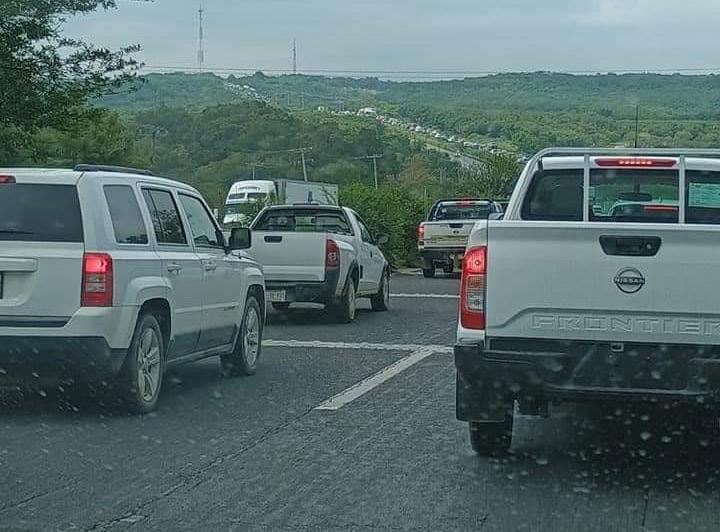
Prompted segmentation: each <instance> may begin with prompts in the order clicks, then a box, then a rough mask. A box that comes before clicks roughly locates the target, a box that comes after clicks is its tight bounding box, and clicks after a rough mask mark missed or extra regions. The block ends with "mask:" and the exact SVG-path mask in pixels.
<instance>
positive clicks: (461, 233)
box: [423, 220, 476, 249]
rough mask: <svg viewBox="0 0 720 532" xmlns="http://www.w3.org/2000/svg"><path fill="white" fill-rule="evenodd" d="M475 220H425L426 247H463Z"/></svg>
mask: <svg viewBox="0 0 720 532" xmlns="http://www.w3.org/2000/svg"><path fill="white" fill-rule="evenodd" d="M475 222H476V221H475V220H471V221H463V220H457V221H453V220H448V221H446V222H425V223H424V224H423V225H424V227H425V248H426V249H427V248H463V247H465V245H466V244H467V240H468V237H469V236H470V232H471V231H472V228H473V227H474V226H475Z"/></svg>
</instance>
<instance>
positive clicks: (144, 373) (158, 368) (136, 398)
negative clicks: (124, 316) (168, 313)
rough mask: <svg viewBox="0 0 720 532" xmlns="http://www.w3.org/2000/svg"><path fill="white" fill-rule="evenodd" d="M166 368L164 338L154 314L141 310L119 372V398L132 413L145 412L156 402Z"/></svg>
mask: <svg viewBox="0 0 720 532" xmlns="http://www.w3.org/2000/svg"><path fill="white" fill-rule="evenodd" d="M164 372H165V341H164V339H163V334H162V330H161V329H160V324H159V323H158V321H157V319H156V318H155V316H153V315H152V314H141V315H140V317H139V318H138V322H137V325H136V326H135V333H134V334H133V339H132V342H131V343H130V349H129V350H128V355H127V358H126V359H125V364H124V365H123V368H122V370H121V372H120V375H119V385H120V390H121V393H122V398H123V400H124V402H125V405H126V406H127V409H128V410H129V411H130V412H132V413H133V414H147V413H148V412H152V411H153V410H154V409H155V406H156V405H157V401H158V397H160V390H161V388H162V380H163V373H164Z"/></svg>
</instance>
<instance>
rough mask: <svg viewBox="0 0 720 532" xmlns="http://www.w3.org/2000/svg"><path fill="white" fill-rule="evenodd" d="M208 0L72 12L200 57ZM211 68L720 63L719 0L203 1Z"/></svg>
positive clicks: (93, 27) (89, 26)
mask: <svg viewBox="0 0 720 532" xmlns="http://www.w3.org/2000/svg"><path fill="white" fill-rule="evenodd" d="M199 2H200V0H155V1H154V2H153V3H144V2H137V1H132V0H118V4H119V9H117V10H113V11H108V12H99V13H96V14H92V15H88V16H83V17H80V18H77V19H73V20H72V21H71V22H70V23H69V25H68V32H69V33H71V34H72V35H77V36H81V37H83V38H86V39H88V40H89V41H91V42H94V43H96V44H101V45H106V46H111V47H119V46H123V45H127V44H140V45H141V47H142V50H143V51H142V52H141V53H140V54H138V57H139V58H140V59H141V60H142V61H144V62H145V63H146V64H147V65H148V66H149V67H155V66H177V67H193V66H196V64H197V63H196V56H197V47H198V28H197V26H198V13H197V9H198V7H199ZM203 7H204V9H205V28H206V29H205V32H206V42H205V55H206V67H207V68H208V69H209V70H212V69H213V68H217V69H220V68H252V69H256V68H257V69H289V68H291V65H292V60H291V48H292V39H293V38H294V37H295V38H297V41H298V65H299V69H300V70H314V69H330V70H382V71H426V70H432V71H449V70H450V71H455V70H458V71H466V72H467V71H475V72H479V71H517V70H520V71H536V70H564V71H568V70H570V71H573V70H636V69H639V70H655V69H678V68H698V69H718V68H720V38H719V33H720V32H719V31H718V28H720V1H718V0H682V1H679V0H355V1H349V0H203Z"/></svg>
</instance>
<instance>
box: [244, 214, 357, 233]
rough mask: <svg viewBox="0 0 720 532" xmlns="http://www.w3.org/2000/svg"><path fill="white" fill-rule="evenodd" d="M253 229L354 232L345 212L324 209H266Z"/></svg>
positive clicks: (299, 231) (301, 231) (298, 231)
mask: <svg viewBox="0 0 720 532" xmlns="http://www.w3.org/2000/svg"><path fill="white" fill-rule="evenodd" d="M253 229H254V230H255V231H289V232H297V233H336V234H340V235H352V234H353V232H352V229H350V224H349V223H348V221H347V218H346V217H345V214H344V213H343V212H340V211H335V210H332V211H331V210H323V209H297V210H294V209H273V210H269V211H265V213H264V214H263V215H262V217H261V218H260V219H259V220H258V221H257V223H256V224H255V225H254V227H253Z"/></svg>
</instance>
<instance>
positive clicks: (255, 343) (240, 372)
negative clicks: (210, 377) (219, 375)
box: [220, 296, 263, 377]
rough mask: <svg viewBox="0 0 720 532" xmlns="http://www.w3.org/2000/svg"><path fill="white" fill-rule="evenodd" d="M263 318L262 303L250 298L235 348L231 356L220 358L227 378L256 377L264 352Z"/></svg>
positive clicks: (246, 304)
mask: <svg viewBox="0 0 720 532" xmlns="http://www.w3.org/2000/svg"><path fill="white" fill-rule="evenodd" d="M262 336H263V318H262V310H261V309H260V303H258V301H257V299H255V297H254V296H249V297H248V299H247V302H246V303H245V312H244V313H243V320H242V323H241V324H240V332H239V334H238V337H237V339H236V340H235V348H234V349H233V352H232V353H230V354H229V355H223V356H221V357H220V367H221V368H222V372H223V374H224V375H225V376H226V377H241V376H247V375H254V374H255V371H256V370H257V361H258V359H259V358H260V352H261V351H262Z"/></svg>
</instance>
